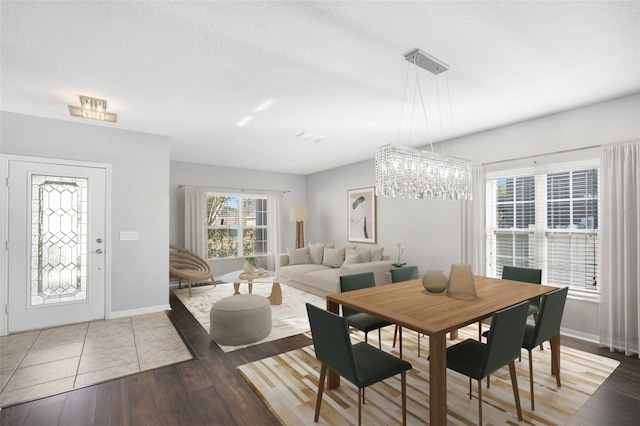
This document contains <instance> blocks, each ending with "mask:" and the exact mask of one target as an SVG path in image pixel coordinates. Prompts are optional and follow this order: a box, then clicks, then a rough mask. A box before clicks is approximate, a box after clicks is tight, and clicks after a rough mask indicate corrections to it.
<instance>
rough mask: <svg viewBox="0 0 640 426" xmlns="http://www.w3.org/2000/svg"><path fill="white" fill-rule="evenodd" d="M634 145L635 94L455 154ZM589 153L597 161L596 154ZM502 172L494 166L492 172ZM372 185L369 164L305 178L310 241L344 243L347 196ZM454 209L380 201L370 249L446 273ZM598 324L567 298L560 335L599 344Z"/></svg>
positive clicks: (516, 154) (474, 140) (511, 129)
mask: <svg viewBox="0 0 640 426" xmlns="http://www.w3.org/2000/svg"><path fill="white" fill-rule="evenodd" d="M639 139H640V94H638V93H636V94H633V95H628V96H624V97H621V98H616V99H613V100H609V101H605V102H600V103H597V104H593V105H588V106H584V107H581V108H577V109H574V110H570V111H566V112H561V113H557V114H552V115H548V116H544V117H540V118H537V119H533V120H528V121H524V122H521V123H515V124H512V125H509V126H505V127H500V128H496V129H492V130H488V131H485V132H481V133H476V134H472V135H468V136H462V137H459V138H457V140H456V154H455V155H456V156H459V157H462V158H468V159H472V160H473V163H474V164H476V165H477V164H486V163H494V162H498V161H503V160H509V159H515V158H520V157H527V156H533V155H542V154H546V153H551V152H558V151H563V150H572V149H579V148H584V147H589V146H593V145H601V144H609V143H615V142H625V141H627V142H629V141H637V140H639ZM444 149H445V153H446V154H448V155H454V146H453V144H452V143H446V144H445V147H444ZM435 150H436V151H437V152H442V147H441V146H437V145H436V146H435ZM595 152H596V154H595V155H596V157H597V156H598V155H599V151H598V150H597V149H596V150H595ZM371 154H372V156H373V152H372V153H371ZM500 166H501V165H500V164H493V165H492V169H493V170H496V169H499V168H500ZM504 166H505V167H507V164H505V165H504ZM373 185H374V162H373V160H368V161H363V162H360V163H357V164H352V165H349V166H345V167H340V168H336V169H332V170H326V171H323V172H319V173H315V174H312V175H309V176H307V201H308V204H309V206H310V209H311V214H312V217H311V220H310V221H309V223H308V224H307V227H306V229H307V231H306V232H307V235H308V236H309V238H308V240H311V241H325V242H335V243H340V244H344V243H346V238H347V237H346V236H347V206H346V198H347V189H351V188H362V187H368V186H373ZM460 204H461V203H460V202H456V201H431V200H413V199H403V198H385V197H378V198H377V222H378V226H377V240H378V241H377V244H376V245H378V246H382V247H384V248H385V254H388V255H390V256H391V259H396V256H397V252H396V247H395V243H396V241H398V240H401V241H402V242H403V244H404V247H405V253H404V254H403V255H402V261H403V262H407V263H409V264H415V265H418V267H419V269H420V271H421V272H422V273H424V272H425V271H427V270H428V269H441V270H444V271H445V272H448V270H449V268H450V265H451V264H452V263H455V262H459V261H460V259H461V231H460V229H461V208H460ZM598 321H599V316H598V302H597V300H593V299H580V298H576V297H571V299H570V300H569V301H568V302H567V307H566V314H565V317H564V321H563V328H565V331H567V332H568V333H570V334H572V335H575V336H579V337H583V338H588V339H597V335H598V334H599V325H598Z"/></svg>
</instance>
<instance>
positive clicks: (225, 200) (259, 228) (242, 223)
mask: <svg viewBox="0 0 640 426" xmlns="http://www.w3.org/2000/svg"><path fill="white" fill-rule="evenodd" d="M267 205H268V202H267V197H266V196H259V195H256V196H252V195H243V196H235V195H229V194H215V193H209V194H207V207H206V208H207V212H206V213H207V214H206V220H207V231H206V232H207V252H208V255H209V258H210V259H212V258H229V257H245V256H257V255H262V254H267V252H268V245H267V236H268V232H267V214H268V212H267Z"/></svg>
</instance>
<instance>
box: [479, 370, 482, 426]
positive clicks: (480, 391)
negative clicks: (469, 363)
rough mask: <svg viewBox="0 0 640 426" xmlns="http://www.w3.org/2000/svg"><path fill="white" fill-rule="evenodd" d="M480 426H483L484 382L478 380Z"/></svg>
mask: <svg viewBox="0 0 640 426" xmlns="http://www.w3.org/2000/svg"><path fill="white" fill-rule="evenodd" d="M478 424H479V425H480V426H482V380H478Z"/></svg>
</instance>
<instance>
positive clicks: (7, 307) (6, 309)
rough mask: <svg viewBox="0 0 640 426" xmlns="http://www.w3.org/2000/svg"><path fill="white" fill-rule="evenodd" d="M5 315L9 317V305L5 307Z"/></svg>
mask: <svg viewBox="0 0 640 426" xmlns="http://www.w3.org/2000/svg"><path fill="white" fill-rule="evenodd" d="M4 313H5V314H7V315H9V305H4Z"/></svg>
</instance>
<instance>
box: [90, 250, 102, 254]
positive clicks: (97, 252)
mask: <svg viewBox="0 0 640 426" xmlns="http://www.w3.org/2000/svg"><path fill="white" fill-rule="evenodd" d="M91 253H96V254H102V249H97V250H96V251H92V252H91Z"/></svg>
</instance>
